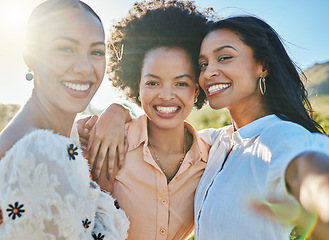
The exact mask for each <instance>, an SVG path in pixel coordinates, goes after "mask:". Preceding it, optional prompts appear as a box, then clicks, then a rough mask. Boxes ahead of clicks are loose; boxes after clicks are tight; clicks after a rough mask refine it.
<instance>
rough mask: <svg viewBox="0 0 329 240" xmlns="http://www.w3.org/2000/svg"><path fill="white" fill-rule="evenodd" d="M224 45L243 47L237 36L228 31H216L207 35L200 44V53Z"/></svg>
mask: <svg viewBox="0 0 329 240" xmlns="http://www.w3.org/2000/svg"><path fill="white" fill-rule="evenodd" d="M224 45H245V44H244V43H243V42H242V41H241V39H240V37H239V35H238V34H237V33H235V32H234V31H232V30H229V29H218V30H215V31H212V32H210V33H208V34H207V36H206V37H205V38H204V39H203V41H202V44H201V52H202V51H204V50H206V49H207V50H210V49H213V48H217V47H221V46H224Z"/></svg>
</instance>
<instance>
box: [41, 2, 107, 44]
mask: <svg viewBox="0 0 329 240" xmlns="http://www.w3.org/2000/svg"><path fill="white" fill-rule="evenodd" d="M44 24H46V25H47V26H45V28H44V29H45V30H44V31H43V32H42V33H40V34H41V37H42V38H43V39H47V40H49V39H54V38H57V37H62V36H71V37H73V38H94V39H95V41H100V40H102V39H103V38H104V30H103V27H102V24H101V23H100V21H99V20H98V19H97V18H96V16H94V15H92V14H91V13H90V12H87V11H86V10H84V9H80V8H70V9H66V10H63V11H61V12H60V13H58V14H56V15H53V16H51V17H49V19H47V20H46V21H45V23H44Z"/></svg>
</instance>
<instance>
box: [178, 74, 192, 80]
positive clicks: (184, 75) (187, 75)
mask: <svg viewBox="0 0 329 240" xmlns="http://www.w3.org/2000/svg"><path fill="white" fill-rule="evenodd" d="M184 77H187V78H189V79H191V80H192V76H191V75H189V74H182V75H179V76H177V77H175V79H181V78H184Z"/></svg>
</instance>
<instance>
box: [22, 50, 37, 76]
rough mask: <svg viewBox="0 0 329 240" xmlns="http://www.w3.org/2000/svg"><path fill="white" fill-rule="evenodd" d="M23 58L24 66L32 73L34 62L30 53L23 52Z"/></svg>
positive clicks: (27, 51)
mask: <svg viewBox="0 0 329 240" xmlns="http://www.w3.org/2000/svg"><path fill="white" fill-rule="evenodd" d="M23 58H24V62H25V64H26V66H27V67H28V68H29V69H31V70H32V71H33V70H34V60H33V57H32V54H31V51H29V50H24V53H23Z"/></svg>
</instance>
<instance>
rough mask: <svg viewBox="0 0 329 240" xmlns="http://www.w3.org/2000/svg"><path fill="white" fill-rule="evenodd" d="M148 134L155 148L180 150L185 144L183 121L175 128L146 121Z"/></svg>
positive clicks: (166, 150)
mask: <svg viewBox="0 0 329 240" xmlns="http://www.w3.org/2000/svg"><path fill="white" fill-rule="evenodd" d="M148 136H149V140H150V142H151V143H152V145H153V146H154V147H155V148H156V149H162V150H163V151H164V152H168V153H170V152H181V151H182V149H183V147H184V144H185V134H184V123H182V124H180V125H179V126H177V127H175V128H170V129H168V128H160V127H158V126H156V125H154V124H153V123H152V122H151V121H148Z"/></svg>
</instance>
